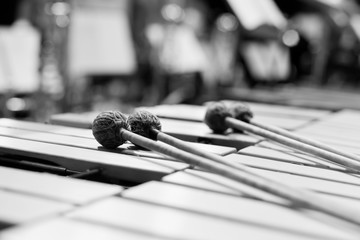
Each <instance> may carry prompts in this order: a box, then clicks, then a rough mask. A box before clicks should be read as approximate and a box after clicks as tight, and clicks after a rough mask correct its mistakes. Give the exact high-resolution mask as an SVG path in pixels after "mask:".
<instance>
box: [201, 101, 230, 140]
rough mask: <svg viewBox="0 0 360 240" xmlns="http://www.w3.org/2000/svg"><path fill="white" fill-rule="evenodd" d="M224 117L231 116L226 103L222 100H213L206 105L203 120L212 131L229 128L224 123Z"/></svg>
mask: <svg viewBox="0 0 360 240" xmlns="http://www.w3.org/2000/svg"><path fill="white" fill-rule="evenodd" d="M226 117H231V114H230V111H229V109H228V108H227V106H226V104H225V103H224V102H214V103H212V104H211V105H209V106H208V108H207V110H206V113H205V118H204V122H205V123H206V125H208V127H209V128H211V129H212V130H213V131H214V133H223V132H225V131H226V130H227V129H228V128H229V127H228V126H227V124H226V123H225V118H226Z"/></svg>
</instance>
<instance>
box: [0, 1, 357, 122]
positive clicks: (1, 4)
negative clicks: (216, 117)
mask: <svg viewBox="0 0 360 240" xmlns="http://www.w3.org/2000/svg"><path fill="white" fill-rule="evenodd" d="M359 4H360V1H355V0H292V1H286V0H216V1H215V0H2V1H0V105H1V109H2V110H1V112H0V117H10V118H19V119H29V120H34V121H42V122H43V121H46V120H47V119H49V116H51V115H53V114H57V113H63V112H88V111H102V110H109V109H119V110H121V111H124V112H127V111H131V110H132V109H133V108H134V107H137V106H144V105H146V106H149V105H157V104H178V103H187V104H202V103H204V102H206V101H209V100H217V99H235V100H246V101H254V102H266V103H276V104H284V105H296V106H304V107H314V108H326V109H335V110H336V109H340V108H352V109H360V106H358V105H359V104H358V103H359V100H360V98H359V96H358V91H359V88H360V84H359V81H360V58H359V57H360V55H359V54H360V41H359V40H360V5H359Z"/></svg>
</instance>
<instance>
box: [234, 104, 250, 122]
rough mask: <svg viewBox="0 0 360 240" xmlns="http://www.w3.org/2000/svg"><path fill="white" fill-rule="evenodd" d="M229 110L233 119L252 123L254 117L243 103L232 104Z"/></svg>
mask: <svg viewBox="0 0 360 240" xmlns="http://www.w3.org/2000/svg"><path fill="white" fill-rule="evenodd" d="M227 108H228V110H229V112H230V114H231V116H232V117H233V118H235V119H238V120H241V121H244V122H247V123H248V122H250V119H251V118H253V116H254V114H253V112H252V111H251V110H250V108H249V107H248V106H247V105H246V104H244V103H241V102H230V103H229V104H228V106H227Z"/></svg>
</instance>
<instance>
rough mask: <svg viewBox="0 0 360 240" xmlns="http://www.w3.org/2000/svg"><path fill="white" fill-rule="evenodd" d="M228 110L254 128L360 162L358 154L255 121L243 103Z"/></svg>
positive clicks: (233, 105) (231, 105) (231, 104)
mask: <svg viewBox="0 0 360 240" xmlns="http://www.w3.org/2000/svg"><path fill="white" fill-rule="evenodd" d="M228 109H229V111H230V113H231V115H232V116H233V117H234V118H236V119H238V120H241V121H244V122H248V123H250V124H252V125H254V126H257V127H259V128H262V129H265V130H268V131H270V132H274V133H277V134H279V135H282V136H285V137H288V138H291V139H294V140H296V141H299V142H302V143H305V144H308V145H311V146H314V147H317V148H320V149H323V150H325V151H329V152H332V153H335V154H338V155H341V156H344V157H347V158H350V159H355V160H357V161H359V162H360V156H358V155H356V154H352V153H349V152H344V151H340V150H338V149H336V148H333V147H330V146H328V145H326V144H324V143H321V142H318V141H315V140H313V139H310V138H307V137H304V136H300V135H299V134H295V133H293V132H290V131H287V130H285V129H283V128H279V127H276V126H272V125H269V124H264V123H261V122H259V121H256V120H255V119H253V113H252V112H251V111H250V108H249V107H247V106H246V105H245V104H243V103H241V102H234V103H230V104H229V105H228Z"/></svg>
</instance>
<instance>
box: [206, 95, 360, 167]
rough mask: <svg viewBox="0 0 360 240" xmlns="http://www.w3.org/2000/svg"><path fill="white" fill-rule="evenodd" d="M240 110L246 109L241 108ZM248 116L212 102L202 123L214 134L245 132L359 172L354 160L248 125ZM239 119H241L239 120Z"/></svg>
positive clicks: (219, 103) (220, 103)
mask: <svg viewBox="0 0 360 240" xmlns="http://www.w3.org/2000/svg"><path fill="white" fill-rule="evenodd" d="M242 109H246V108H244V107H243V108H242ZM250 116H252V113H251V112H248V111H243V110H241V111H240V110H239V109H238V108H229V107H228V106H226V104H225V103H224V102H214V103H213V104H211V105H210V106H208V108H207V111H206V114H205V118H204V122H205V123H206V124H207V125H208V126H209V128H211V129H212V130H213V131H214V132H215V133H224V132H225V131H226V130H227V129H228V128H233V129H236V130H242V131H247V132H250V133H252V134H255V135H259V136H262V137H265V138H267V139H270V140H273V141H275V142H278V143H281V144H283V145H285V146H288V147H292V148H294V149H297V150H301V151H303V152H307V153H310V154H313V155H316V156H318V157H321V158H323V159H325V160H328V161H330V162H333V163H336V164H338V165H341V166H345V167H347V168H350V169H351V170H354V171H356V172H359V171H360V162H358V161H357V160H356V159H354V158H348V157H345V156H342V155H338V154H335V153H333V152H330V151H327V150H324V149H321V148H317V147H315V146H312V145H309V144H305V143H302V142H300V141H297V140H294V139H291V138H289V137H286V136H282V135H280V134H277V133H274V132H271V131H269V130H266V129H263V128H260V127H258V126H255V125H252V124H249V123H248V122H249V121H250V119H251V117H250ZM239 118H240V119H241V118H242V119H241V120H239Z"/></svg>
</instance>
